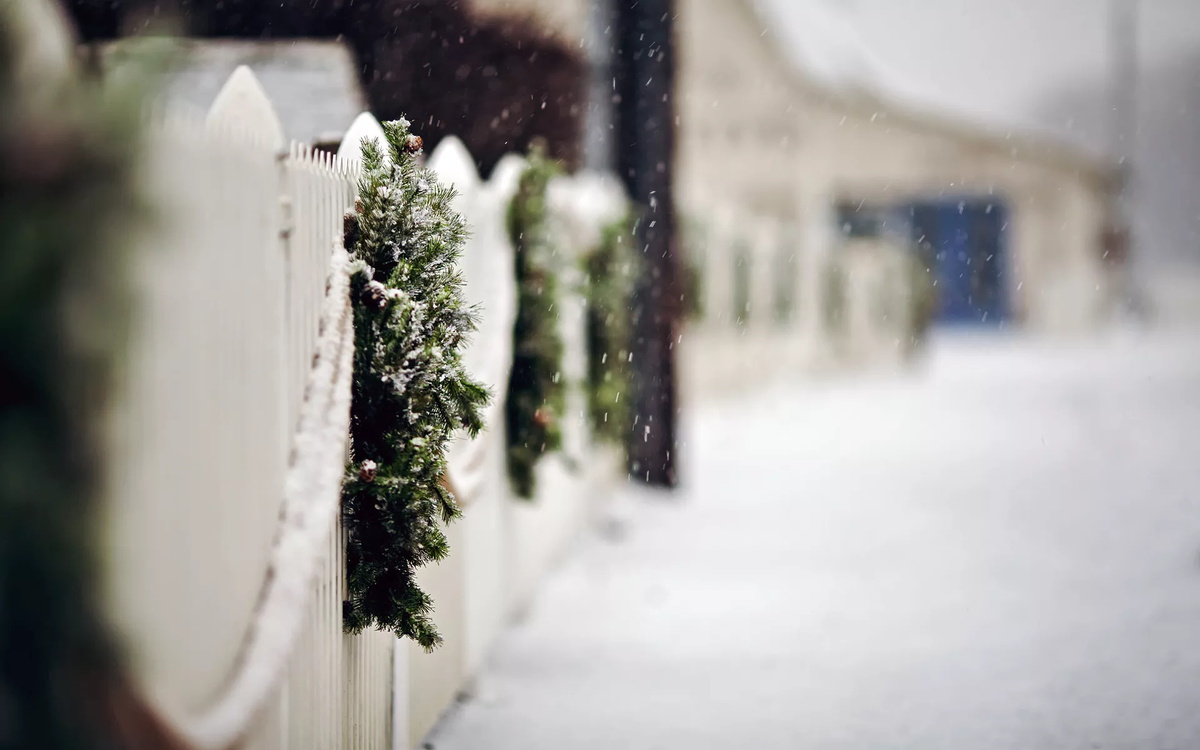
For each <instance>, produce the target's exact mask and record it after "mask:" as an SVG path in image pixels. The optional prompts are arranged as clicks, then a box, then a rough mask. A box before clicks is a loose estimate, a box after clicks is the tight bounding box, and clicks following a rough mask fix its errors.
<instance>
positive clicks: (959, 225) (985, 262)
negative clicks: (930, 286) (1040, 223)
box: [911, 198, 1009, 325]
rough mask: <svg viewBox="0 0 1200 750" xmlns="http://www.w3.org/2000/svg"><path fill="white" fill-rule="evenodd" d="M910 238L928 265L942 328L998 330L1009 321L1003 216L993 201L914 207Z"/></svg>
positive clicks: (1005, 218)
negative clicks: (965, 326) (970, 326)
mask: <svg viewBox="0 0 1200 750" xmlns="http://www.w3.org/2000/svg"><path fill="white" fill-rule="evenodd" d="M911 217H912V237H913V240H914V242H916V243H917V245H918V247H919V248H920V249H921V250H922V251H923V256H924V257H926V258H927V259H928V260H929V262H930V263H931V270H932V272H933V276H934V279H935V281H936V286H935V291H936V293H937V297H938V314H937V320H938V321H939V322H942V323H960V324H961V323H974V324H986V325H992V324H999V323H1002V322H1003V321H1005V320H1006V319H1007V318H1008V315H1009V304H1008V294H1007V278H1006V271H1007V250H1008V247H1007V245H1008V242H1007V233H1008V211H1007V210H1006V209H1005V206H1004V204H1003V203H1002V202H1000V201H999V200H996V199H993V198H986V199H973V200H953V201H939V202H928V203H918V204H914V205H913V206H912V207H911Z"/></svg>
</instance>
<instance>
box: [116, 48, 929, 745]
mask: <svg viewBox="0 0 1200 750" xmlns="http://www.w3.org/2000/svg"><path fill="white" fill-rule="evenodd" d="M369 137H376V138H382V131H381V129H380V127H379V124H378V123H377V122H375V120H374V118H372V117H371V116H370V115H369V114H365V113H364V114H363V115H361V116H360V117H359V118H358V120H356V121H355V123H354V124H353V125H352V126H351V128H350V130H349V132H348V133H347V134H346V136H345V138H344V140H343V144H342V153H341V154H339V156H337V157H334V156H331V155H328V154H322V153H318V152H313V151H310V150H309V149H308V148H307V147H305V146H301V145H296V144H293V145H290V146H289V145H288V144H286V143H285V141H284V138H283V135H282V130H281V127H280V124H279V121H278V119H277V118H276V116H275V114H274V112H273V110H272V107H271V103H270V101H269V100H268V99H267V97H266V95H265V94H264V93H263V91H262V89H261V87H260V86H259V85H258V82H257V81H256V80H255V78H254V76H253V74H252V73H251V72H250V71H249V70H248V69H245V68H240V69H239V70H238V71H237V72H235V73H234V75H233V76H232V77H231V78H230V80H229V82H228V83H227V84H226V86H225V88H224V89H223V90H222V92H221V94H220V96H218V98H217V100H216V102H215V103H214V104H213V106H212V108H211V110H210V111H209V112H208V113H206V114H204V113H194V112H180V111H178V110H175V109H170V110H169V111H168V112H167V113H165V114H160V115H158V116H157V118H156V119H155V122H154V124H153V127H152V136H151V138H150V142H149V145H148V149H149V153H148V154H147V158H146V160H145V163H146V180H147V183H148V186H149V188H150V189H151V191H152V194H153V196H154V197H155V199H156V201H157V209H158V214H157V219H158V223H157V228H156V231H155V232H154V233H153V236H152V238H151V239H150V240H149V241H148V243H147V245H148V246H147V248H146V252H144V253H143V254H142V256H141V260H140V263H141V265H140V267H139V268H138V269H137V284H138V289H139V293H140V298H141V306H140V310H139V312H140V314H139V328H138V330H137V340H136V342H135V346H134V349H133V351H134V354H133V356H132V359H131V362H130V387H129V390H128V393H127V394H126V396H125V399H124V405H123V407H122V408H121V409H120V410H119V413H118V414H117V415H116V416H115V419H114V440H115V442H116V445H117V446H118V451H117V455H118V465H117V466H115V467H114V471H113V486H112V488H111V498H112V499H111V502H110V504H109V508H110V517H109V534H108V539H109V561H110V565H109V570H108V592H107V602H108V606H109V609H110V612H111V616H112V618H113V620H114V622H115V623H116V624H117V626H118V628H119V631H120V633H121V635H122V636H123V638H124V639H125V641H126V643H127V645H128V647H129V652H130V656H131V659H132V663H133V669H134V674H135V676H136V679H137V681H138V684H139V686H140V688H141V690H142V691H143V692H144V693H145V695H146V697H147V698H148V699H149V700H150V701H151V703H152V705H153V706H154V707H155V708H156V709H157V710H158V711H159V712H160V713H161V714H162V715H163V716H164V717H165V718H166V719H167V720H168V722H169V723H170V724H171V725H172V726H174V727H176V728H177V729H178V730H179V732H180V733H181V735H183V736H184V737H185V739H187V740H189V741H190V744H191V745H193V746H195V747H197V748H224V747H229V746H232V745H235V744H236V745H238V746H241V747H248V748H262V749H264V750H265V749H276V748H279V749H282V748H336V747H346V748H408V747H414V746H416V745H417V744H418V743H419V742H420V740H421V739H422V738H423V737H424V736H425V735H426V733H427V732H428V731H429V729H430V728H431V727H432V726H433V724H434V722H436V720H437V719H438V718H439V717H440V716H441V714H442V713H444V711H445V710H446V709H447V707H448V706H450V705H451V704H452V703H453V701H454V699H455V697H456V695H457V694H458V693H459V692H460V691H462V690H464V689H467V687H468V686H469V684H470V680H471V678H472V677H473V676H474V675H475V674H477V673H478V671H479V670H480V669H481V667H482V666H483V663H484V660H485V658H486V656H487V653H488V651H489V649H490V647H491V644H492V643H493V642H494V641H495V639H496V637H497V636H498V635H499V633H500V632H501V630H502V629H503V628H504V626H505V625H506V623H507V622H508V621H509V619H510V618H511V617H512V616H513V614H514V613H516V612H518V611H519V610H520V609H522V608H523V607H525V606H527V605H528V604H529V602H530V600H531V597H532V596H533V594H534V592H535V590H536V586H537V584H538V582H539V580H540V579H541V578H542V576H543V574H544V573H545V571H546V570H547V568H548V567H549V566H550V565H551V564H552V563H553V562H554V561H555V559H556V558H558V557H559V556H560V555H561V554H562V553H563V552H564V550H565V549H566V547H567V545H568V544H569V542H570V541H571V540H572V538H573V537H574V536H575V535H576V533H577V532H578V531H579V530H580V529H581V528H583V526H584V525H585V524H586V523H587V522H588V521H589V519H590V518H591V517H592V516H593V515H594V514H595V513H596V511H597V510H598V509H599V508H600V507H601V506H602V504H603V502H604V500H605V498H607V497H608V496H610V495H611V493H612V491H613V489H614V488H615V486H616V484H617V483H618V481H620V478H621V477H623V475H624V468H623V461H622V458H621V456H619V455H618V454H617V452H615V451H613V450H612V449H607V448H604V447H601V446H598V445H596V444H594V443H592V441H591V439H590V437H589V431H588V429H587V424H586V420H585V411H586V405H585V396H584V391H583V381H584V378H585V373H586V361H585V360H586V352H585V330H584V320H585V303H584V301H583V297H582V295H581V294H580V293H579V292H578V290H579V288H580V284H581V282H582V278H581V270H580V262H579V260H580V258H581V257H582V254H583V253H584V252H586V251H588V250H589V249H591V248H593V247H595V246H596V244H597V243H598V242H599V240H600V235H601V231H602V228H603V227H604V226H605V225H606V224H608V223H609V222H611V221H613V220H615V219H618V218H619V217H621V216H622V215H624V213H625V211H626V205H625V199H624V196H623V193H622V191H621V189H620V188H619V187H618V183H617V182H616V181H615V180H613V179H611V178H610V177H607V176H602V175H594V174H584V175H578V176H573V177H561V178H558V179H557V180H555V181H554V182H553V183H552V185H551V188H550V193H549V196H548V198H549V202H550V215H551V218H552V222H553V230H554V232H555V233H556V236H557V237H558V238H559V243H558V245H559V248H560V250H561V254H562V255H563V256H564V257H562V258H561V259H560V260H561V263H562V265H561V273H562V278H563V284H562V288H563V289H564V290H565V292H564V295H563V299H561V300H560V301H559V306H560V309H559V321H560V325H561V332H562V336H563V340H564V344H565V349H566V354H565V360H564V363H563V368H564V372H563V376H564V377H565V378H566V379H567V382H568V386H569V396H568V409H567V414H566V415H565V418H564V425H563V429H564V451H563V452H562V453H561V454H557V455H554V456H552V457H549V458H547V460H546V461H544V462H542V465H541V466H540V467H539V472H540V476H539V481H538V488H539V490H538V497H537V498H535V500H534V502H519V501H516V500H514V499H513V498H512V497H511V494H510V491H509V484H508V480H507V475H506V470H505V462H504V449H505V445H504V435H503V423H502V414H503V398H502V396H503V392H504V388H505V385H506V383H507V380H508V375H509V367H510V362H511V357H512V351H511V349H512V329H513V322H514V317H515V314H516V292H515V282H514V276H513V273H514V256H513V248H512V246H511V244H510V241H509V238H508V236H507V232H506V229H505V216H506V212H507V209H508V205H509V202H510V200H511V198H512V195H513V194H514V192H515V190H516V187H517V181H518V179H519V176H520V174H521V172H522V170H523V168H524V161H523V159H522V158H521V157H518V156H510V157H507V158H506V159H504V160H503V161H502V162H501V163H500V165H499V166H498V167H497V168H496V170H495V171H494V173H493V174H492V176H491V177H490V179H489V180H487V181H484V180H482V179H481V178H480V176H479V175H478V174H477V173H476V171H475V167H474V162H473V160H472V158H471V156H470V154H469V153H468V152H467V151H466V149H465V147H463V145H462V144H461V142H459V141H457V140H455V139H453V138H451V139H448V140H446V141H444V142H443V143H442V144H440V145H439V147H438V149H437V150H436V151H435V152H434V153H433V154H432V155H431V156H430V159H429V166H430V167H431V168H433V169H434V170H435V171H436V172H437V173H438V175H439V177H440V178H441V179H442V180H443V181H444V182H449V183H453V184H454V185H455V186H456V188H457V189H458V191H459V193H460V195H459V198H458V209H459V210H460V211H461V212H462V213H463V214H464V215H465V216H466V218H467V220H468V223H469V224H470V225H471V229H472V237H471V240H470V241H469V243H468V245H467V248H466V252H465V254H464V257H463V258H462V264H463V268H462V270H463V274H464V277H465V280H466V294H467V297H468V301H470V302H471V303H473V304H477V305H479V306H480V309H481V323H480V330H479V332H478V333H477V335H476V336H475V340H474V341H473V342H472V343H471V344H470V346H469V348H468V349H467V351H466V353H465V360H466V364H467V367H468V368H469V369H470V370H471V371H472V373H473V374H474V375H475V376H476V377H478V378H480V379H481V380H483V381H484V382H486V383H488V384H489V385H490V386H491V388H492V389H493V392H494V394H495V395H496V398H495V399H494V401H493V404H492V405H491V406H490V407H489V411H488V413H487V423H488V428H487V429H486V430H485V431H484V432H483V433H482V434H481V435H480V436H479V437H478V438H476V439H474V440H467V439H465V438H463V439H461V440H458V441H457V442H455V443H454V444H453V445H452V446H451V450H450V456H449V460H450V476H451V479H452V481H453V482H454V484H455V485H456V488H457V490H458V494H459V497H460V500H461V502H462V503H463V505H464V514H463V518H462V519H461V520H460V521H458V522H456V523H454V524H452V525H451V526H450V528H449V529H447V535H448V538H449V543H450V548H451V550H452V552H451V554H450V556H449V557H448V558H447V559H446V560H444V561H443V562H442V563H441V564H439V565H436V566H431V567H429V568H427V569H425V570H424V571H422V574H421V578H422V580H421V585H422V588H424V589H425V590H426V591H427V592H429V593H430V595H431V596H432V597H433V599H434V601H435V605H436V611H435V615H434V617H435V621H436V622H437V624H438V627H439V629H440V630H441V632H442V635H443V636H444V639H445V643H444V645H443V646H442V647H441V648H440V649H438V650H437V651H435V652H434V653H431V654H426V653H424V652H421V651H420V650H419V649H418V648H416V647H414V646H412V645H411V644H409V643H408V642H403V641H399V640H397V639H396V638H394V637H393V636H392V635H391V634H388V633H383V632H378V631H367V632H364V633H362V634H359V635H349V634H346V633H344V632H343V628H342V602H343V599H344V598H345V589H344V586H345V582H344V578H343V565H344V556H343V538H342V530H341V525H340V492H339V482H340V477H341V472H342V470H343V464H344V461H345V447H346V446H345V441H346V437H345V436H346V434H347V430H346V425H347V420H348V399H349V386H348V381H347V377H348V373H349V362H348V359H347V357H348V352H349V348H350V347H352V344H353V333H352V327H350V326H349V322H348V300H347V299H346V294H347V292H346V287H345V283H344V282H345V252H344V250H343V249H342V247H341V242H342V238H341V231H342V230H341V227H342V217H343V214H344V212H345V211H347V210H348V209H351V208H352V207H353V205H354V201H355V197H356V191H357V179H358V170H359V167H358V151H359V144H360V142H361V139H362V138H369ZM785 237H786V233H784V232H782V230H776V231H774V232H769V231H766V230H764V232H763V233H762V236H761V238H760V240H759V241H757V242H756V243H755V244H753V245H751V246H748V247H743V246H740V245H736V244H734V243H728V242H724V243H723V242H721V241H719V238H718V240H715V241H713V242H711V243H709V244H708V246H707V247H705V248H704V249H703V252H704V255H703V259H704V263H705V269H706V273H705V275H704V278H705V283H704V299H705V302H704V304H705V308H706V315H705V317H704V318H703V319H702V320H700V321H699V322H697V323H695V324H694V325H693V326H692V328H691V329H690V330H689V332H688V334H687V336H686V338H687V340H688V343H687V345H686V346H685V347H684V356H685V359H684V363H683V364H684V370H685V377H687V378H694V379H695V380H696V382H702V383H704V384H705V387H706V388H707V389H709V390H721V389H729V388H732V387H734V386H736V385H738V384H739V383H745V382H747V381H751V382H752V379H751V378H750V375H751V374H752V373H753V374H758V373H762V372H770V373H773V374H775V375H786V374H789V373H791V372H793V371H797V372H798V371H800V370H802V369H803V367H804V366H805V363H806V362H808V361H810V359H811V358H812V356H813V352H812V347H815V346H817V345H818V343H819V342H821V341H828V340H829V339H828V337H825V336H822V335H818V334H817V331H818V329H820V328H822V326H824V325H825V323H824V322H822V321H826V316H825V315H824V313H821V312H820V305H818V304H817V303H816V302H815V300H817V299H818V298H819V294H824V293H823V292H822V293H819V292H818V291H816V290H818V287H819V285H820V284H819V282H818V281H817V280H818V279H821V278H823V277H822V276H821V275H820V274H817V273H815V272H814V273H809V272H810V271H813V269H816V268H818V266H819V264H816V262H815V261H814V260H813V259H807V258H805V257H803V256H795V255H794V254H793V255H792V256H790V257H785V255H784V254H783V253H784V252H785V251H786V246H785V245H784V244H781V242H782V240H783V239H784V238H785ZM888 257H889V256H888V254H887V251H886V249H884V250H881V249H878V248H863V249H862V250H861V252H857V253H851V254H848V255H847V258H846V260H845V261H844V263H846V264H849V265H847V266H846V267H843V268H840V269H839V273H840V275H839V276H838V278H839V279H840V281H839V282H838V283H839V284H843V285H844V288H843V287H839V291H838V292H837V293H838V294H839V295H841V296H840V297H839V299H841V300H843V301H844V304H845V306H846V308H845V312H844V318H845V321H846V325H847V326H849V328H848V329H847V330H849V331H850V332H851V333H850V334H849V338H847V339H846V340H847V341H862V342H867V343H868V344H869V343H871V342H876V343H879V342H882V344H880V346H882V348H883V349H888V348H889V347H891V348H893V349H894V348H895V346H894V342H898V341H899V338H898V337H899V336H900V335H902V333H901V330H902V329H903V327H904V325H906V324H905V323H904V316H903V313H902V312H900V310H901V308H903V297H904V293H905V292H904V289H903V288H899V289H893V288H892V286H889V284H891V283H892V282H889V281H888V279H889V278H893V277H894V275H890V274H889V272H888V268H889V266H888V263H892V262H894V261H893V260H889V259H888ZM855 263H858V264H859V265H860V266H861V269H859V270H860V271H861V272H856V271H855V266H854V265H853V264H855ZM822 268H823V267H822ZM789 274H790V276H789ZM789 279H790V280H789ZM847 280H849V281H847ZM793 282H794V287H789V285H790V284H792V283H793ZM820 283H823V282H820ZM789 288H790V289H791V292H789V291H788V290H789ZM881 290H885V291H886V294H885V293H883V292H881ZM789 293H791V294H792V295H793V297H792V299H791V300H790V301H786V300H784V298H783V296H781V295H786V294H789ZM877 299H884V300H885V304H893V303H894V304H895V305H896V306H897V307H896V310H897V312H895V315H894V317H892V318H889V317H888V315H887V314H884V315H882V316H881V315H875V314H871V313H869V311H867V310H866V308H865V307H864V306H865V305H867V304H870V303H871V302H872V300H877ZM767 300H773V301H771V302H767ZM887 300H892V302H887ZM838 315H839V316H840V315H843V313H842V312H839V313H838ZM839 319H840V318H839ZM882 320H888V321H891V322H889V323H888V324H887V325H884V326H882V327H881V326H879V325H877V324H876V323H875V322H874V321H882ZM868 348H869V347H868Z"/></svg>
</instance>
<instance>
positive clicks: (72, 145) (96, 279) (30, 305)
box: [0, 3, 150, 750]
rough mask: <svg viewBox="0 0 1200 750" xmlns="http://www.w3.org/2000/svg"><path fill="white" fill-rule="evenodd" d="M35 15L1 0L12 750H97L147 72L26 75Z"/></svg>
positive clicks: (1, 286) (1, 596) (112, 673)
mask: <svg viewBox="0 0 1200 750" xmlns="http://www.w3.org/2000/svg"><path fill="white" fill-rule="evenodd" d="M32 7H33V6H32V5H31V4H22V3H5V4H0V101H3V102H4V105H3V106H2V107H0V236H2V237H3V238H4V239H3V242H0V717H2V718H0V727H2V730H0V746H3V747H5V748H29V749H31V750H32V749H33V748H98V747H108V746H110V745H107V744H105V741H104V738H103V737H101V736H100V732H99V731H98V727H97V726H95V725H94V724H92V721H93V720H96V719H98V717H97V716H96V715H94V714H93V715H91V716H90V717H89V715H88V712H87V711H85V710H81V707H82V706H83V704H84V703H85V701H86V700H88V699H94V698H95V693H94V692H93V691H92V690H91V689H90V688H89V687H85V686H91V687H93V688H94V687H96V686H97V684H103V683H105V682H109V683H111V682H112V681H113V680H117V679H119V677H118V675H119V672H120V666H119V654H118V649H117V647H116V646H115V637H114V635H113V634H112V633H111V632H110V629H109V628H108V626H107V625H106V624H105V623H104V621H103V617H102V615H101V605H100V602H99V600H98V594H99V585H100V581H99V575H100V572H101V570H102V568H103V566H102V556H101V554H100V552H99V547H98V545H99V543H100V541H101V540H100V539H99V538H98V534H97V531H98V530H99V529H102V528H103V524H102V523H101V518H100V511H101V508H100V505H101V502H102V499H103V498H102V490H103V487H104V482H105V478H104V471H105V465H106V460H105V459H106V456H105V453H106V447H107V446H106V443H105V440H104V418H105V416H106V412H107V410H108V409H109V408H110V406H111V401H112V396H113V393H114V390H115V387H116V384H117V383H118V381H119V378H120V366H119V365H120V363H121V361H122V355H123V354H124V345H125V342H126V340H127V338H128V334H129V325H128V324H129V318H130V316H129V311H130V307H131V297H132V295H131V289H130V285H129V275H128V269H129V261H130V256H131V252H130V251H131V249H132V248H133V246H134V244H135V240H136V238H135V236H134V232H133V229H134V227H135V226H136V225H138V223H139V221H140V220H141V219H143V218H144V217H145V206H144V204H143V202H142V200H141V196H140V195H139V192H138V189H137V184H136V183H137V181H136V167H137V154H138V151H139V146H140V142H141V135H142V128H141V122H142V120H141V117H142V103H143V101H144V99H145V94H146V93H147V91H148V89H149V83H150V81H148V80H147V79H146V78H145V77H144V76H142V75H140V72H144V70H145V69H146V68H145V67H144V66H138V67H137V69H136V70H122V71H121V73H122V75H120V76H119V77H117V79H115V80H114V81H112V82H110V84H109V85H101V84H100V82H99V81H97V80H91V79H82V78H79V77H77V76H75V75H74V74H73V73H69V72H68V73H65V74H63V75H58V74H53V73H51V72H50V71H46V70H43V69H34V68H29V67H25V68H23V69H22V46H23V45H25V44H28V43H29V40H30V37H28V36H22V34H21V31H20V26H21V24H20V22H19V20H18V19H17V15H18V14H19V13H20V12H22V11H21V9H22V8H25V9H26V10H28V9H29V8H32ZM50 36H53V35H52V34H51V35H50ZM131 62H132V61H131Z"/></svg>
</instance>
